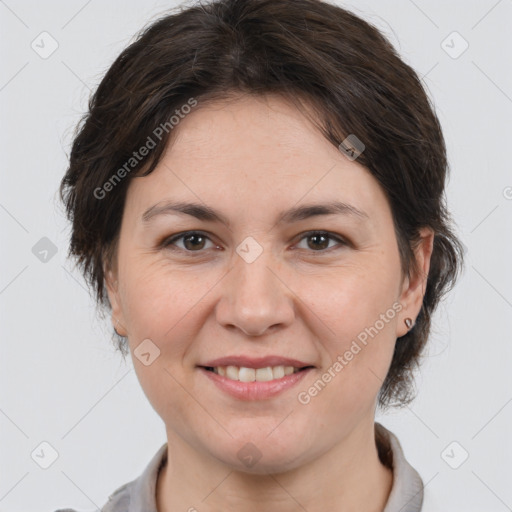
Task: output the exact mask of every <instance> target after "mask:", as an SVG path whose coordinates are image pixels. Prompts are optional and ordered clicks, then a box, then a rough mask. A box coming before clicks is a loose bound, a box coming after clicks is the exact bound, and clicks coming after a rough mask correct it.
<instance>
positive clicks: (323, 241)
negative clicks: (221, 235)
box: [162, 231, 349, 253]
mask: <svg viewBox="0 0 512 512" xmlns="http://www.w3.org/2000/svg"><path fill="white" fill-rule="evenodd" d="M307 239H310V240H311V241H312V243H310V244H307V245H308V248H310V249H311V248H313V249H312V251H310V252H327V249H332V247H329V241H336V242H338V245H342V246H346V245H349V244H348V243H347V242H346V241H345V240H343V239H342V238H340V237H339V236H335V235H333V234H332V233H329V232H327V231H309V232H307V233H305V234H303V235H302V238H301V239H300V241H302V240H307ZM181 240H183V247H180V246H179V245H178V244H177V242H178V241H181ZM207 241H209V242H210V243H211V244H212V246H213V247H216V246H215V244H214V243H213V242H212V241H211V239H210V237H209V236H208V235H206V234H205V233H203V232H201V231H187V232H184V233H179V234H177V235H174V236H172V237H170V238H167V239H166V240H164V241H163V242H162V247H165V248H169V249H172V250H174V249H175V248H177V249H179V250H181V251H185V252H189V253H190V252H197V253H200V252H202V249H205V248H208V247H205V244H206V242H207ZM172 246H174V247H172ZM210 248H211V247H210ZM299 248H300V247H299Z"/></svg>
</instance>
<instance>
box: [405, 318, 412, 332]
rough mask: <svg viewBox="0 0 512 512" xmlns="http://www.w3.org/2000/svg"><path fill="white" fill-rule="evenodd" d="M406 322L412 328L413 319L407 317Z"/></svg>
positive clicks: (408, 327)
mask: <svg viewBox="0 0 512 512" xmlns="http://www.w3.org/2000/svg"><path fill="white" fill-rule="evenodd" d="M404 322H405V325H406V326H407V329H410V328H411V327H412V319H410V318H406V319H405V320H404Z"/></svg>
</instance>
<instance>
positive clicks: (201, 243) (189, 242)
mask: <svg viewBox="0 0 512 512" xmlns="http://www.w3.org/2000/svg"><path fill="white" fill-rule="evenodd" d="M179 240H183V247H180V246H178V245H177V244H176V242H177V241H179ZM207 240H210V238H209V237H208V236H206V235H205V234H203V233H201V232H199V231H189V232H187V233H180V234H179V235H176V236H173V237H172V238H170V239H168V240H167V241H165V242H164V244H163V246H164V247H168V248H171V249H172V247H171V246H175V247H176V248H177V249H179V250H183V251H187V252H201V250H202V249H204V248H205V243H206V241H207ZM210 242H211V240H210ZM212 245H213V244H212Z"/></svg>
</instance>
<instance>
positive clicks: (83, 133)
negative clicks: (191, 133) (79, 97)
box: [60, 0, 464, 408]
mask: <svg viewBox="0 0 512 512" xmlns="http://www.w3.org/2000/svg"><path fill="white" fill-rule="evenodd" d="M239 93H242V94H269V93H270V94H279V95H282V96H283V97H284V98H287V99H290V100H292V101H294V102H295V103H296V104H298V106H300V105H299V104H300V101H304V104H307V105H309V106H312V107H313V109H314V111H315V114H316V116H315V117H316V120H317V121H318V123H317V126H318V128H319V129H320V130H321V131H322V133H323V134H324V135H325V137H326V138H327V139H328V140H329V141H330V142H331V143H332V144H334V145H336V146H337V147H338V146H339V145H340V143H341V142H342V141H343V140H344V139H345V138H346V137H347V136H348V135H349V134H355V135H356V136H357V138H358V139H359V140H361V141H362V142H363V143H364V145H365V149H364V152H363V153H362V154H361V155H360V156H359V157H358V163H360V164H361V165H363V166H365V167H366V168H367V169H368V170H369V171H370V172H371V173H372V175H373V176H374V177H375V178H376V180H377V181H378V182H379V184H380V186H381V187H382V189H383V191H384V192H385V194H386V196H387V198H388V200H389V204H390V207H391V211H392V214H393V220H394V225H395V232H396V236H397V241H398V246H399V249H400V258H401V264H402V269H403V273H404V275H407V274H408V273H410V272H411V271H415V270H416V268H415V259H414V253H413V250H414V248H415V244H417V243H418V241H419V237H418V231H419V229H420V228H421V227H424V226H429V227H431V228H432V229H433V230H434V232H435V238H434V247H433V253H432V257H431V265H430V271H429V275H428V281H427V286H426V292H425V296H424V299H423V304H422V308H421V311H420V314H419V316H418V317H417V319H416V323H415V325H414V327H413V328H412V329H411V330H410V331H409V332H408V333H407V334H405V335H404V336H403V337H402V338H401V339H400V340H399V342H398V343H396V347H395V352H394V355H393V360H392V363H391V366H390V369H389V372H388V375H387V377H386V379H385V381H384V383H383V385H382V387H381V390H380V393H379V406H380V407H382V408H386V407H388V406H390V405H394V406H400V405H406V404H407V403H409V402H410V401H411V400H412V399H413V398H414V396H413V393H412V387H413V384H414V382H413V370H414V368H415V367H416V366H417V365H418V364H419V359H420V355H421V352H422V349H423V348H424V346H425V343H426V341H427V339H428V335H429V332H430V326H431V316H432V314H433V312H434V310H435V309H436V307H437V305H438V303H439V301H440V299H441V298H442V296H443V295H444V294H445V293H446V292H447V291H448V290H449V289H451V288H452V287H453V285H454V283H455V281H456V278H457V275H458V273H459V271H460V270H461V269H462V261H463V253H464V250H463V246H462V244H461V243H460V242H459V240H458V239H457V237H456V236H455V234H454V233H453V231H452V230H451V228H450V225H449V222H450V218H449V213H448V212H447V209H446V204H445V180H446V178H447V172H448V163H447V157H446V148H445V142H444V139H443V135H442V131H441V127H440V123H439V121H438V119H437V117H436V114H435V112H434V108H433V105H432V104H431V102H430V100H429V98H428V97H427V94H426V92H425V90H424V88H423V87H422V84H421V82H420V79H419V78H418V76H417V74H416V73H415V71H414V70H413V69H412V68H411V67H410V66H409V65H407V64H406V63H404V62H403V61H402V60H401V59H400V57H399V56H398V54H397V52H396V51H395V49H394V48H393V47H392V45H391V44H390V43H389V41H388V40H387V39H386V38H385V37H384V36H383V35H382V34H381V33H380V32H379V31H378V30H377V29H376V28H375V27H373V26H372V25H371V24H369V23H367V22H366V21H364V20H362V19H361V18H359V17H357V16H355V15H354V14H352V13H351V12H349V11H347V10H345V9H343V8H341V7H338V6H335V5H331V4H329V3H326V2H322V1H319V0H216V1H212V2H203V3H198V4H195V5H192V6H190V7H187V8H185V7H182V8H180V9H178V10H176V11H172V12H171V14H168V13H167V14H166V16H164V17H162V18H161V19H158V20H156V21H155V22H153V23H151V24H150V25H149V26H148V27H146V28H145V29H143V30H142V31H141V33H140V34H139V35H138V37H137V39H136V40H135V42H133V43H132V44H130V45H129V46H128V47H127V48H126V49H125V50H124V51H123V52H122V53H121V54H120V55H119V57H118V58H117V59H116V60H115V62H114V63H113V64H112V66H111V67H110V69H109V70H108V72H107V73H106V75H105V76H104V78H103V79H102V81H101V83H100V84H99V86H98V88H97V89H96V91H95V92H94V94H93V95H92V96H91V99H90V101H89V111H88V112H87V113H86V114H85V116H84V117H83V119H82V120H81V122H80V124H79V125H78V126H77V132H76V136H75V138H74V141H73V144H72V148H71V154H70V159H69V168H68V169H67V172H66V174H65V176H64V178H63V180H62V183H61V186H60V197H61V199H62V201H63V202H64V204H65V207H66V213H67V215H68V218H69V220H70V221H71V222H72V234H71V240H70V247H69V255H70V256H74V257H75V258H76V260H77V263H78V264H79V266H80V268H81V271H82V272H83V274H84V276H85V278H86V281H87V282H88V284H89V285H90V286H91V287H92V289H93V290H94V291H95V293H96V303H97V305H99V306H105V307H106V309H107V310H109V308H110V304H109V302H108V297H107V295H106V291H105V288H104V278H105V275H104V267H103V265H104V264H105V265H106V268H109V267H110V266H111V265H115V260H116V243H117V241H118V238H119V231H120V225H121V218H122V215H123V208H124V202H125V196H126V190H127V187H128V184H129V182H130V180H131V179H133V178H134V177H136V176H146V175H147V174H149V173H150V172H152V171H153V170H154V168H155V167H156V165H157V164H158V162H159V159H160V157H161V155H162V152H163V150H164V148H165V146H166V144H167V143H168V142H170V140H171V136H172V134H173V131H172V122H170V118H171V116H173V115H178V114H179V112H178V111H179V110H180V108H182V106H183V105H186V104H189V105H192V102H191V99H192V100H193V101H196V102H200V103H201V102H202V103H204V102H205V101H210V100H213V99H216V98H218V99H221V98H224V99H227V98H229V97H230V96H231V95H233V94H239ZM158 127H160V131H157V132H156V134H158V136H156V134H155V130H157V129H158ZM150 139H151V141H152V142H153V145H154V148H153V147H152V148H151V149H150V150H149V152H148V154H147V156H145V157H144V158H141V159H140V161H139V159H138V158H137V159H135V158H134V151H137V150H138V149H139V148H141V147H142V146H144V145H146V146H148V147H149V146H150V143H149V140H150ZM127 162H130V167H131V168H128V167H127ZM121 169H124V171H125V172H121ZM115 176H117V178H116V179H114V178H115ZM107 183H110V185H107ZM98 191H101V192H98ZM107 191H108V195H107ZM98 196H103V197H98ZM116 341H117V346H118V348H119V349H120V350H121V352H122V353H123V354H124V355H126V353H127V348H126V340H125V339H124V338H121V337H119V336H117V338H116Z"/></svg>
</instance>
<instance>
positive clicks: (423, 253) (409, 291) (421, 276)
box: [396, 227, 434, 338]
mask: <svg viewBox="0 0 512 512" xmlns="http://www.w3.org/2000/svg"><path fill="white" fill-rule="evenodd" d="M420 236H421V238H420V241H419V242H418V245H417V247H416V248H415V250H414V255H415V258H416V263H417V267H418V272H414V270H412V269H411V272H412V275H411V276H410V277H409V276H407V277H405V279H404V282H403V285H402V291H401V295H400V299H399V300H400V303H401V304H402V306H403V309H402V311H401V312H400V321H399V324H398V326H397V332H396V336H397V338H399V337H400V336H403V335H404V334H406V333H407V332H408V331H409V329H408V328H407V326H406V325H405V322H404V320H405V319H406V318H407V317H409V318H411V319H412V321H413V324H414V323H415V322H416V318H417V317H418V315H419V313H420V310H421V305H422V303H423V297H424V296H425V290H426V289H427V278H428V272H429V270H430V259H431V256H432V250H433V248H434V231H433V230H432V229H431V228H428V227H425V228H422V229H420Z"/></svg>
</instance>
